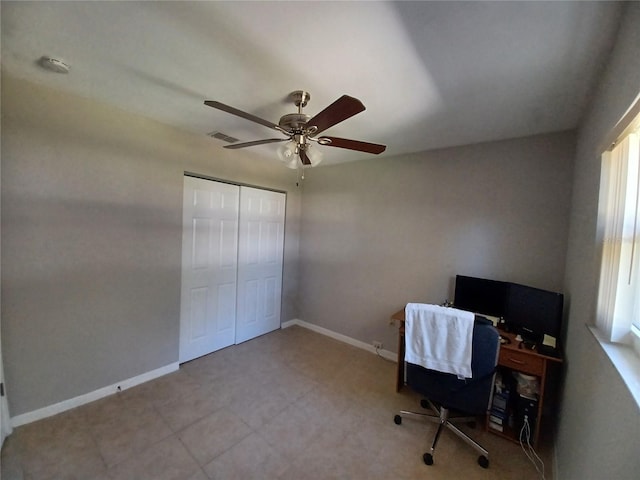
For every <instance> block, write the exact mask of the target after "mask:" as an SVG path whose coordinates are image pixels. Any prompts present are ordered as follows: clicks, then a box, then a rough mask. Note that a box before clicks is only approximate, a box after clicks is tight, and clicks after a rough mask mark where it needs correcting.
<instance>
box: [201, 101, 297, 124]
mask: <svg viewBox="0 0 640 480" xmlns="http://www.w3.org/2000/svg"><path fill="white" fill-rule="evenodd" d="M204 104H205V105H208V106H209V107H213V108H217V109H218V110H222V111H223V112H227V113H230V114H231V115H236V116H238V117H240V118H244V119H245V120H249V121H251V122H255V123H259V124H260V125H264V126H265V127H268V128H272V129H274V130H278V131H279V132H286V130H285V129H284V128H282V127H281V126H280V125H276V124H275V123H273V122H270V121H269V120H264V119H263V118H260V117H256V116H255V115H251V114H250V113H247V112H243V111H242V110H238V109H237V108H234V107H230V106H229V105H225V104H224V103H220V102H216V101H215V100H205V101H204Z"/></svg>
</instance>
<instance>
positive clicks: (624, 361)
mask: <svg viewBox="0 0 640 480" xmlns="http://www.w3.org/2000/svg"><path fill="white" fill-rule="evenodd" d="M587 328H588V329H589V330H590V331H591V333H592V334H593V336H594V337H595V339H596V341H597V342H598V343H599V344H600V346H601V347H602V349H603V350H604V351H605V353H606V354H607V356H608V357H609V360H611V362H612V363H613V366H614V367H615V368H616V370H618V373H620V376H621V377H622V380H623V381H624V383H625V384H626V385H627V388H628V389H629V391H630V392H631V396H632V397H633V398H634V400H635V401H636V404H637V405H638V408H640V357H639V356H638V355H637V354H636V352H635V351H634V349H633V347H630V346H628V345H623V344H619V343H611V342H608V341H607V340H605V338H604V337H603V335H602V333H600V331H599V330H598V329H597V328H596V327H593V326H591V325H587Z"/></svg>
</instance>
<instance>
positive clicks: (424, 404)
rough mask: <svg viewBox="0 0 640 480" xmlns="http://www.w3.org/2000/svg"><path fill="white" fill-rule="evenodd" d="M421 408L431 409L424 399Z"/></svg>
mask: <svg viewBox="0 0 640 480" xmlns="http://www.w3.org/2000/svg"><path fill="white" fill-rule="evenodd" d="M420 406H421V407H422V408H429V402H427V401H426V400H425V399H424V398H423V399H422V400H420Z"/></svg>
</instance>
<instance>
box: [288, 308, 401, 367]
mask: <svg viewBox="0 0 640 480" xmlns="http://www.w3.org/2000/svg"><path fill="white" fill-rule="evenodd" d="M293 325H298V326H300V327H303V328H308V329H309V330H313V331H314V332H317V333H321V334H322V335H326V336H327V337H331V338H333V339H335V340H339V341H340V342H344V343H347V344H349V345H352V346H354V347H358V348H361V349H362V350H366V351H367V352H370V353H378V354H379V355H380V356H381V357H382V358H385V359H387V360H391V361H393V362H397V361H398V354H397V353H394V352H392V351H390V350H383V349H380V350H378V351H377V352H376V349H375V348H374V347H373V345H369V344H368V343H365V342H362V341H360V340H356V339H355V338H351V337H348V336H347V335H343V334H341V333H337V332H334V331H333V330H329V329H327V328H324V327H319V326H318V325H314V324H313V323H308V322H305V321H304V320H300V319H298V318H294V319H293V320H289V321H287V322H284V323H282V325H281V326H282V328H288V327H292V326H293Z"/></svg>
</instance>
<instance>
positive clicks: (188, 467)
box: [109, 437, 200, 480]
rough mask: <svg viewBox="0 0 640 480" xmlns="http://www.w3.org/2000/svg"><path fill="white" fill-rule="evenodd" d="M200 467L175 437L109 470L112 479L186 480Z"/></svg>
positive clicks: (193, 475)
mask: <svg viewBox="0 0 640 480" xmlns="http://www.w3.org/2000/svg"><path fill="white" fill-rule="evenodd" d="M199 473H200V468H199V466H198V464H197V463H196V462H195V460H194V459H193V458H192V457H191V455H189V453H188V452H187V450H186V449H185V447H184V445H182V443H180V441H179V440H178V439H177V438H175V437H170V438H167V439H165V440H162V441H161V442H159V443H156V444H154V445H152V446H150V447H149V448H147V449H146V450H144V451H142V452H140V453H139V454H137V455H134V456H132V457H131V458H129V459H128V460H126V461H124V462H123V463H121V464H119V465H117V466H116V467H114V468H112V469H111V470H110V471H109V474H110V475H111V478H112V479H113V480H184V479H189V478H190V477H194V478H197V477H195V476H196V475H198V474H199Z"/></svg>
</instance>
